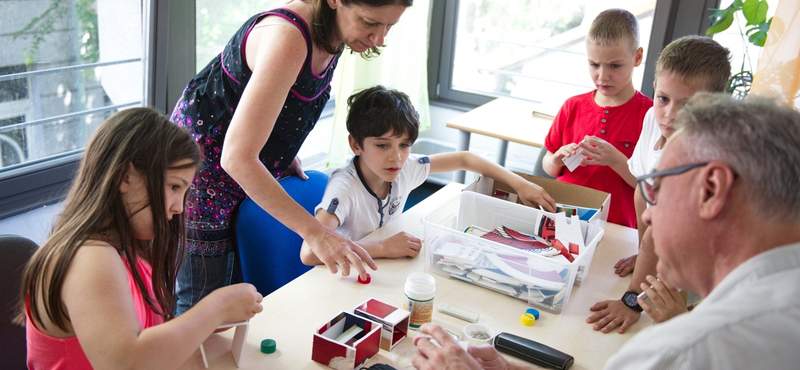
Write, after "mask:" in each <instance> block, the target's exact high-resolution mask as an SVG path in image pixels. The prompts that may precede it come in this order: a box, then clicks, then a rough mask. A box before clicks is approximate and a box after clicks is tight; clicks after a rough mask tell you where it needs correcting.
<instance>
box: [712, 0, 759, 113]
mask: <svg viewBox="0 0 800 370" xmlns="http://www.w3.org/2000/svg"><path fill="white" fill-rule="evenodd" d="M768 10H769V4H768V3H767V0H734V1H733V3H732V4H731V5H730V6H728V7H727V8H719V9H713V8H712V9H709V12H711V15H710V16H709V18H710V19H711V27H709V28H708V29H707V30H706V36H711V35H714V34H717V33H720V32H722V31H725V30H727V29H728V28H729V27H730V26H731V25H732V24H733V22H734V21H736V22H737V24H738V25H739V33H740V34H741V35H742V39H743V40H744V39H745V38H746V40H747V42H749V43H750V44H752V45H754V46H756V47H763V46H764V42H765V41H766V40H767V33H768V32H769V26H770V24H772V17H770V18H769V19H767V11H768ZM736 14H740V16H741V17H744V19H745V24H744V25H742V21H741V20H740V19H739V18H738V17H737V16H736ZM747 61H749V53H748V47H747V46H745V48H744V58H743V60H742V67H741V69H740V72H738V73H734V74H733V75H732V76H731V78H730V79H729V80H728V86H727V91H728V93H730V94H732V95H733V96H735V97H737V98H741V99H743V98H744V97H746V96H747V93H748V92H750V85H751V84H752V82H753V74H752V72H751V71H750V70H748V69H746V68H745V63H746V62H747Z"/></svg>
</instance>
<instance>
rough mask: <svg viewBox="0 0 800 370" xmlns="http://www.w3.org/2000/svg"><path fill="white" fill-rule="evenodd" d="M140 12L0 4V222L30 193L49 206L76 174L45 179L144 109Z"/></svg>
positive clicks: (88, 4)
mask: <svg viewBox="0 0 800 370" xmlns="http://www.w3.org/2000/svg"><path fill="white" fill-rule="evenodd" d="M141 9H142V2H141V1H140V0H28V1H3V2H0V43H2V48H0V217H2V216H3V215H4V214H6V213H8V212H14V211H13V210H10V209H9V207H10V208H14V207H16V206H11V205H10V204H12V203H14V204H16V201H18V200H19V198H20V197H23V198H24V197H25V196H24V195H21V194H23V193H25V192H26V191H28V190H30V189H36V188H40V189H42V190H41V193H42V194H39V196H37V197H35V199H39V200H44V199H47V198H52V197H53V195H52V194H49V193H50V192H54V191H57V189H60V188H59V187H55V188H53V187H52V185H53V183H54V182H59V181H60V182H63V180H65V179H68V178H69V176H70V175H71V174H70V173H69V172H68V171H69V170H68V169H66V168H62V169H63V171H59V172H60V173H59V175H58V176H55V177H54V176H52V173H49V172H48V170H49V169H52V168H54V167H57V166H63V165H64V164H65V163H72V164H73V167H74V163H75V161H76V160H77V158H78V157H79V156H80V153H81V151H82V149H83V148H84V146H85V144H86V141H87V140H88V138H89V137H90V136H91V134H92V132H93V131H94V130H95V129H96V128H97V127H98V125H99V124H100V123H101V122H103V120H104V119H105V118H106V117H108V116H109V115H111V114H113V113H114V112H115V111H117V110H119V109H121V108H125V107H130V106H135V105H141V104H142V97H143V94H144V78H143V72H142V65H143V63H142V54H143V53H142V18H141V15H142V11H141ZM68 167H69V166H68ZM65 171H66V172H65ZM36 173H39V174H41V175H42V176H38V177H37V176H36ZM21 179H24V180H21ZM56 197H57V196H56ZM33 202H36V200H33Z"/></svg>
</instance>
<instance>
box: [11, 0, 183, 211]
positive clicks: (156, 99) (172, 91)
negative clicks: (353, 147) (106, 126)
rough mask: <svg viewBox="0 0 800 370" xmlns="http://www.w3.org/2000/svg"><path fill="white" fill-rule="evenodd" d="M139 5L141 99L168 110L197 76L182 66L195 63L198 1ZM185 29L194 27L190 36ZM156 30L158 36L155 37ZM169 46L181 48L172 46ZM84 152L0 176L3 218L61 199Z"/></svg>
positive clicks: (155, 1) (146, 1)
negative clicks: (191, 79)
mask: <svg viewBox="0 0 800 370" xmlns="http://www.w3.org/2000/svg"><path fill="white" fill-rule="evenodd" d="M141 4H142V9H143V13H144V14H143V15H144V17H143V23H144V25H145V27H144V28H143V32H144V35H143V40H145V46H144V53H143V54H144V55H143V56H142V58H143V60H144V63H143V64H144V75H145V83H144V90H145V91H144V92H143V102H144V104H147V105H149V106H153V107H156V108H157V109H158V110H160V111H162V112H169V111H171V109H172V106H171V104H174V102H175V101H177V98H178V95H179V94H180V92H181V91H182V89H183V86H184V85H185V83H186V81H188V80H189V79H190V78H191V76H193V75H194V74H193V70H192V71H188V73H187V72H185V71H187V70H188V69H187V68H182V67H183V66H185V65H187V63H191V65H194V42H193V41H194V0H173V1H169V0H142V2H141ZM159 20H164V21H161V22H159ZM186 30H191V32H190V35H186ZM157 32H158V34H159V36H160V37H155V35H156V33H157ZM162 34H164V35H167V37H164V36H162ZM176 41H180V42H176ZM187 41H188V42H187ZM170 44H174V45H177V46H176V47H173V48H172V49H170V48H169V45H170ZM184 45H185V46H184ZM186 48H190V49H191V52H190V53H187V52H186V51H185V50H186ZM187 74H188V75H189V77H186V75H187ZM178 81H180V82H178ZM170 96H174V98H172V97H170ZM170 101H171V102H172V103H169V102H170ZM82 156H83V151H82V150H75V151H72V152H68V153H64V154H62V155H59V156H55V157H53V158H48V159H46V160H41V161H36V162H30V163H26V164H25V165H23V166H20V167H19V168H11V169H9V170H7V171H5V172H4V173H3V174H2V175H0V220H2V219H5V218H8V217H11V216H15V215H18V214H21V213H24V212H27V211H30V210H33V209H36V208H39V207H42V206H46V205H50V204H54V203H57V202H60V201H62V200H63V199H64V198H65V197H66V192H67V190H68V189H69V185H70V183H71V182H72V179H73V177H74V174H75V173H76V172H77V169H78V164H79V162H80V159H81V158H82Z"/></svg>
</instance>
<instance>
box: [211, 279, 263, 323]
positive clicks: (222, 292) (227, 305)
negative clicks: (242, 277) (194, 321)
mask: <svg viewBox="0 0 800 370" xmlns="http://www.w3.org/2000/svg"><path fill="white" fill-rule="evenodd" d="M206 299H211V300H213V301H214V303H216V304H217V305H219V306H221V307H222V308H223V311H222V313H223V322H225V323H228V322H239V321H245V320H249V319H251V318H252V317H253V316H255V315H256V314H257V313H259V312H261V311H262V310H263V309H264V308H263V307H262V306H261V301H262V300H263V299H264V297H263V296H262V295H261V294H260V293H259V292H258V291H257V290H256V287H254V286H253V285H252V284H248V283H240V284H234V285H229V286H226V287H223V288H220V289H217V290H215V291H213V292H211V294H209V295H208V297H207V298H206Z"/></svg>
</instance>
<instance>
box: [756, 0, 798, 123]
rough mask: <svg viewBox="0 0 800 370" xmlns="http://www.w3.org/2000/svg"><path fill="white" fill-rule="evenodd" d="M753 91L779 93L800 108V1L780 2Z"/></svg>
mask: <svg viewBox="0 0 800 370" xmlns="http://www.w3.org/2000/svg"><path fill="white" fill-rule="evenodd" d="M750 94H757V95H758V94H760V95H770V96H777V97H779V98H782V99H783V100H785V101H786V102H787V103H788V104H790V105H793V106H794V107H795V109H798V110H800V2H797V1H787V0H784V1H781V2H779V3H778V8H777V9H776V10H775V16H774V17H773V18H772V24H771V25H770V27H769V35H768V36H767V41H766V43H765V45H764V50H763V52H762V54H761V59H759V61H758V70H757V72H756V74H755V76H753V86H752V87H751V88H750Z"/></svg>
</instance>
